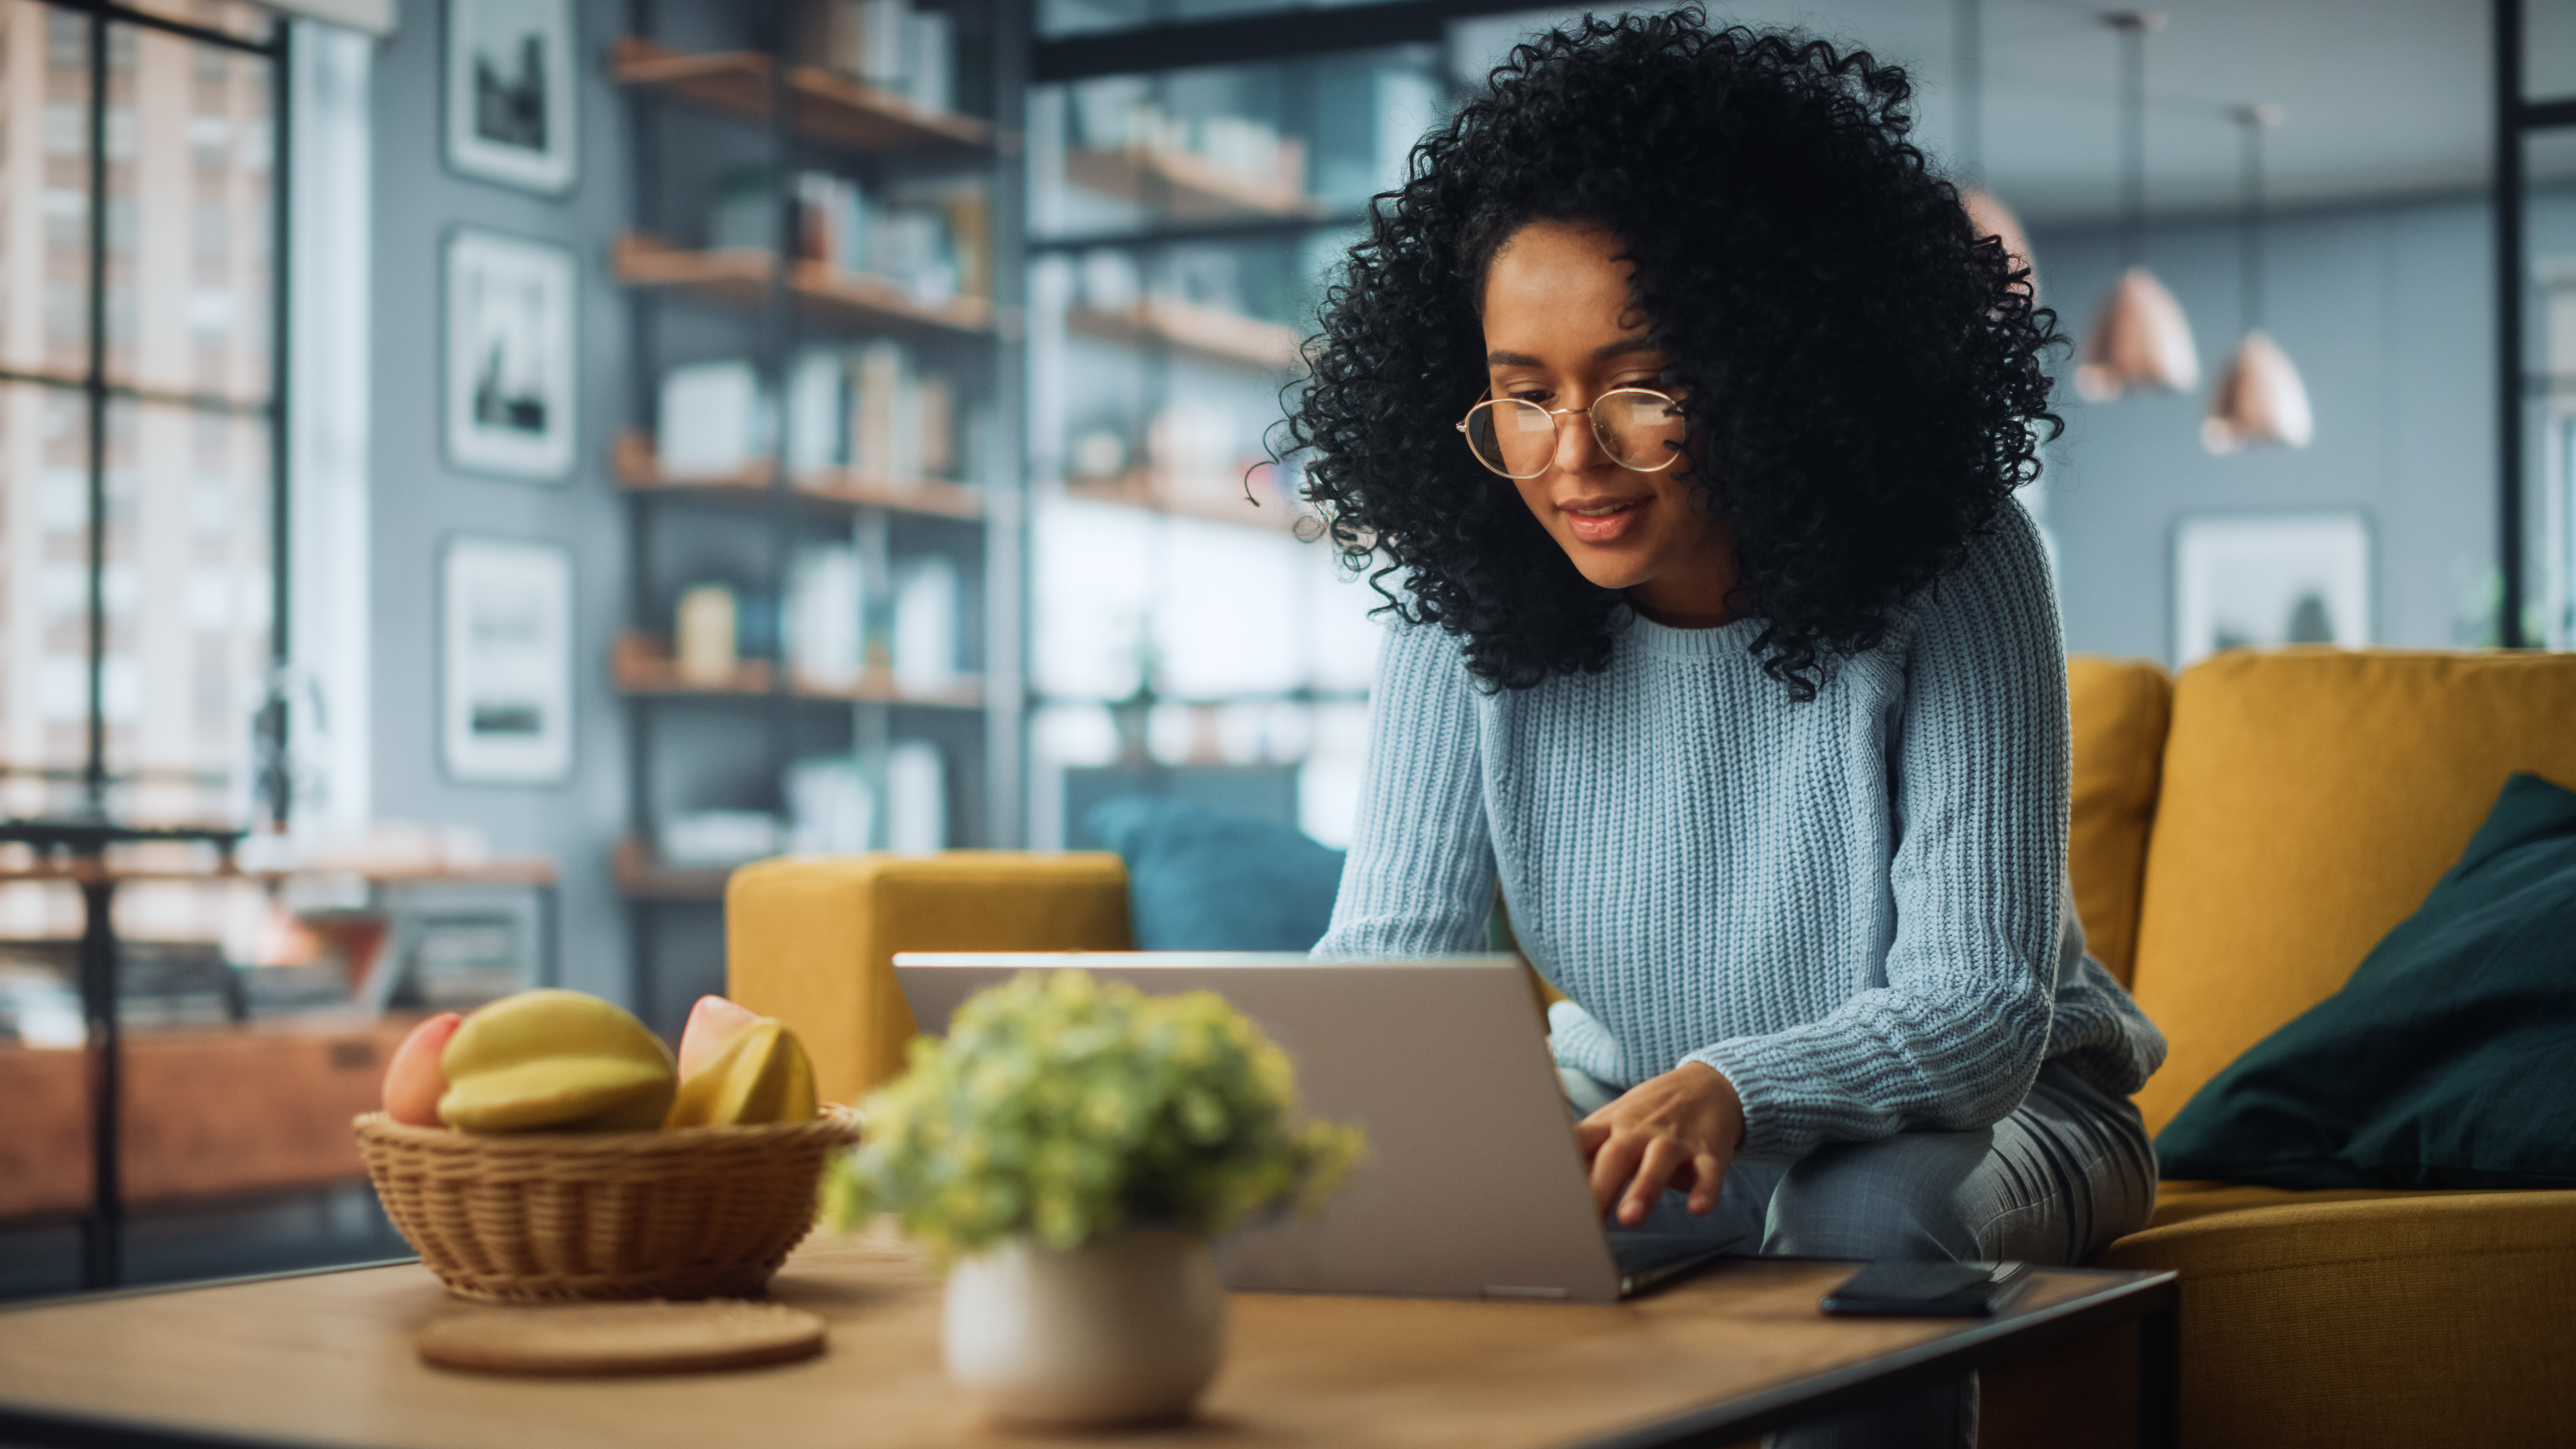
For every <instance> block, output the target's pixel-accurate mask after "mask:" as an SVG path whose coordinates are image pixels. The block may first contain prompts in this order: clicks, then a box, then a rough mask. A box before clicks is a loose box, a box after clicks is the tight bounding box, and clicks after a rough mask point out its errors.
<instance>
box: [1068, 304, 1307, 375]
mask: <svg viewBox="0 0 2576 1449" xmlns="http://www.w3.org/2000/svg"><path fill="white" fill-rule="evenodd" d="M1064 326H1065V330H1066V331H1068V332H1071V333H1074V334H1076V335H1077V336H1082V337H1089V338H1093V339H1095V340H1097V341H1101V342H1115V343H1119V344H1122V345H1124V346H1128V347H1157V346H1159V347H1165V348H1169V349H1170V350H1171V351H1173V352H1175V353H1178V354H1180V355H1181V356H1183V357H1187V358H1189V359H1191V360H1193V361H1197V362H1210V363H1215V364H1216V365H1218V366H1220V367H1239V368H1244V369H1247V370H1249V371H1252V372H1262V373H1268V372H1287V371H1290V370H1291V369H1293V368H1295V367H1296V366H1297V365H1298V355H1297V344H1298V341H1299V338H1298V336H1297V329H1296V328H1294V327H1287V326H1283V325H1281V324H1279V323H1277V322H1264V321H1262V320H1261V319H1259V318H1257V317H1246V316H1243V315H1241V314H1240V313H1235V312H1227V311H1224V310H1222V309H1219V308H1215V307H1208V306H1203V305H1201V304H1199V303H1195V302H1184V301H1181V300H1180V299H1178V298H1175V297H1139V298H1137V299H1136V300H1135V301H1134V302H1132V303H1129V304H1128V305H1127V306H1126V307H1124V308H1120V309H1118V310H1115V311H1113V310H1111V309H1109V308H1106V307H1093V306H1087V305H1085V304H1082V303H1079V302H1077V303H1075V304H1074V305H1073V306H1071V307H1068V308H1066V309H1065V314H1064Z"/></svg>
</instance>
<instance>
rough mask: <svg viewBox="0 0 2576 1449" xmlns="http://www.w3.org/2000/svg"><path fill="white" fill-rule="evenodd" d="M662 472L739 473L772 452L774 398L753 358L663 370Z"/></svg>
mask: <svg viewBox="0 0 2576 1449" xmlns="http://www.w3.org/2000/svg"><path fill="white" fill-rule="evenodd" d="M658 411H659V413H660V424H661V454H662V471H664V472H665V473H668V474H671V475H672V476H674V477H684V478H685V477H709V476H721V475H726V474H733V473H739V472H741V471H742V470H743V469H744V468H746V467H748V466H750V464H751V463H752V462H753V461H754V460H756V459H758V458H760V457H761V456H763V455H764V454H766V453H767V452H768V451H769V429H768V412H769V400H768V398H767V396H766V394H765V392H764V390H763V389H762V387H761V382H760V374H759V372H758V371H757V370H756V369H754V368H753V367H752V365H751V364H750V363H749V362H746V361H743V360H740V359H727V360H723V361H717V362H692V363H688V364H685V365H683V366H679V367H675V368H672V369H671V370H670V371H669V372H666V373H664V374H662V388H661V396H660V406H659V409H658Z"/></svg>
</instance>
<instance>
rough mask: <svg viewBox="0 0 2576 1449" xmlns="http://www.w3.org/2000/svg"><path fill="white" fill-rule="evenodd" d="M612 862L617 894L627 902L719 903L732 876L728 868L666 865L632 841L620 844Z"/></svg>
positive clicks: (640, 842)
mask: <svg viewBox="0 0 2576 1449" xmlns="http://www.w3.org/2000/svg"><path fill="white" fill-rule="evenodd" d="M609 859H610V863H611V866H612V868H613V869H614V870H615V872H616V875H617V893H618V894H619V895H621V896H624V897H626V898H627V899H628V900H636V901H720V900H723V899H724V893H725V882H726V881H727V880H729V879H731V878H732V876H733V870H732V868H731V867H728V866H720V865H719V866H689V865H664V864H663V863H662V862H660V861H659V860H656V859H654V857H653V852H652V851H651V850H649V849H647V848H645V845H644V842H642V841H640V840H635V839H631V838H630V839H626V840H621V841H619V842H617V848H616V850H615V851H614V852H613V853H612V854H611V856H610V857H609Z"/></svg>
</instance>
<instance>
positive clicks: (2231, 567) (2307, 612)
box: [2174, 509, 2371, 669]
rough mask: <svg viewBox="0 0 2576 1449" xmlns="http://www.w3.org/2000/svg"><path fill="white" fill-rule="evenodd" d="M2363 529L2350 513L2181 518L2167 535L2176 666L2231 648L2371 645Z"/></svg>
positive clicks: (2366, 527) (2364, 523)
mask: <svg viewBox="0 0 2576 1449" xmlns="http://www.w3.org/2000/svg"><path fill="white" fill-rule="evenodd" d="M2370 552H2371V550H2370V521H2369V520H2368V519H2367V518H2365V517H2364V516H2362V514H2360V513H2359V512H2356V511H2352V510H2343V509H2337V510H2318V511H2316V512H2308V513H2204V514H2191V515H2186V516H2185V517H2184V518H2183V519H2182V521H2181V522H2180V523H2179V524H2178V525H2177V526H2176V527H2175V530H2174V667H2176V668H2178V669H2179V668H2186V667H2188V666H2190V665H2192V664H2195V663H2198V662H2199V661H2201V660H2203V659H2206V658H2208V657H2209V656H2210V655H2212V654H2217V653H2220V652H2221V651H2224V650H2228V649H2243V648H2248V647H2264V646H2269V645H2280V644H2334V645H2339V646H2341V647H2343V648H2347V649H2350V648H2357V647H2359V646H2361V645H2364V644H2367V643H2369V642H2370V636H2371V607H2370V600H2371V588H2370Z"/></svg>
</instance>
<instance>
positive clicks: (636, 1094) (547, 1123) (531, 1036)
mask: <svg viewBox="0 0 2576 1449" xmlns="http://www.w3.org/2000/svg"><path fill="white" fill-rule="evenodd" d="M439 1066H440V1068H441V1069H442V1070H444V1071H445V1073H446V1075H447V1083H448V1086H447V1092H446V1095H444V1096H442V1097H440V1098H439V1099H438V1115H439V1117H440V1118H441V1119H442V1120H443V1121H445V1122H446V1123H447V1125H449V1126H450V1127H457V1128H462V1129H463V1130H465V1131H468V1132H527V1131H533V1130H537V1129H540V1128H543V1129H547V1130H551V1131H556V1132H649V1131H651V1130H653V1129H654V1128H655V1127H658V1126H660V1125H661V1123H662V1117H663V1115H664V1114H665V1113H666V1112H668V1111H669V1110H670V1106H671V1097H672V1093H673V1092H674V1091H675V1090H676V1089H677V1085H678V1074H677V1073H676V1072H675V1071H674V1070H673V1069H672V1065H671V1053H670V1050H669V1049H668V1048H667V1047H665V1046H663V1045H662V1039H661V1038H660V1037H657V1036H655V1035H653V1033H652V1032H651V1031H649V1030H647V1029H646V1028H645V1026H644V1023H642V1022H640V1021H637V1020H636V1019H635V1018H634V1017H633V1016H632V1015H630V1014H629V1013H627V1012H626V1011H625V1010H624V1009H622V1008H620V1007H617V1006H614V1005H611V1004H610V1003H608V1002H605V1001H602V1000H600V999H599V998H598V997H596V996H588V995H584V994H583V993H581V992H578V991H555V990H545V991H522V992H520V993H519V994H518V995H516V996H505V997H503V998H501V999H500V1000H499V1001H495V1002H493V1003H492V1004H490V1005H489V1006H486V1007H484V1008H482V1009H481V1010H479V1011H477V1012H475V1013H474V1014H473V1015H471V1016H468V1017H467V1018H465V1022H464V1024H463V1025H461V1026H459V1027H458V1028H457V1029H456V1035H455V1036H453V1037H451V1038H449V1039H448V1043H447V1050H446V1051H445V1052H443V1053H441V1054H440V1057H439Z"/></svg>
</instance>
